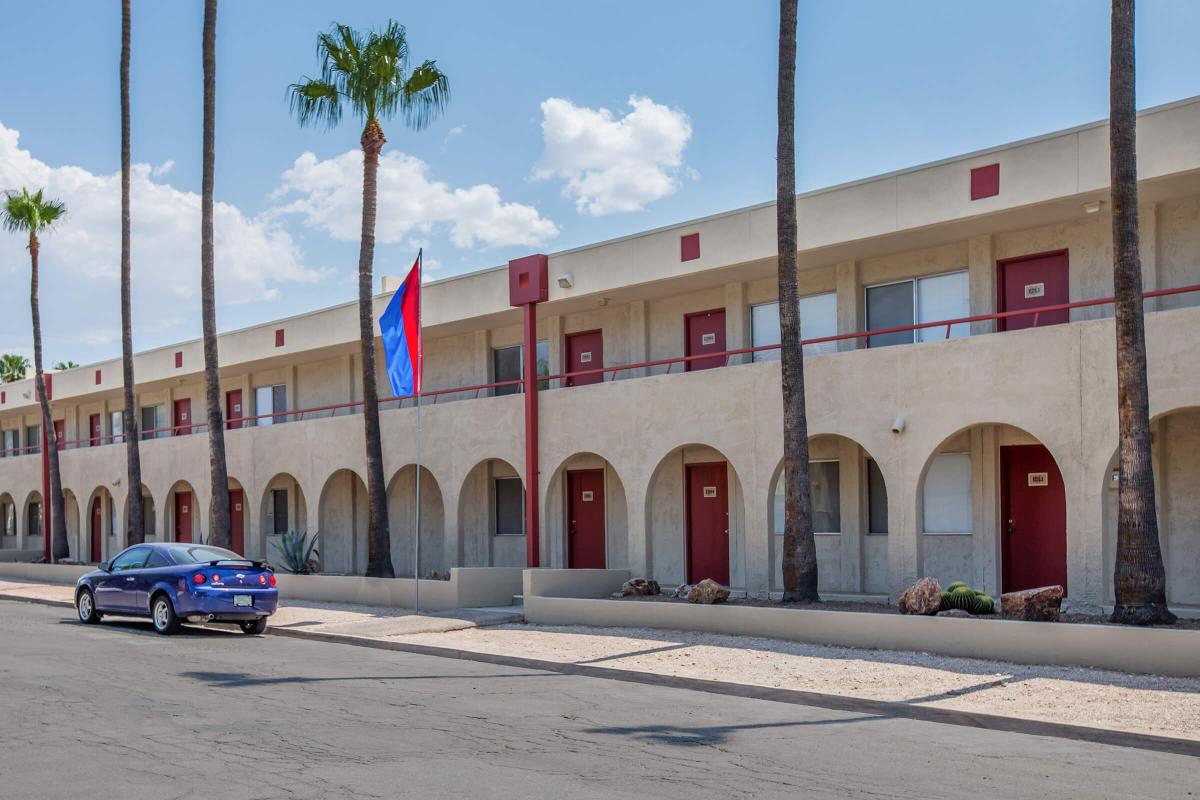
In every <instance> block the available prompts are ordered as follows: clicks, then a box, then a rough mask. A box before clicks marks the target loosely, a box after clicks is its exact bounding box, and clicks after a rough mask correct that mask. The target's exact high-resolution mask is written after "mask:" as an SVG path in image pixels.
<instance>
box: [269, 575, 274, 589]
mask: <svg viewBox="0 0 1200 800" xmlns="http://www.w3.org/2000/svg"><path fill="white" fill-rule="evenodd" d="M268 583H270V584H271V585H272V586H274V585H275V575H274V574H273V573H272V575H271V579H270V580H269V581H268Z"/></svg>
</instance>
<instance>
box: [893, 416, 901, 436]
mask: <svg viewBox="0 0 1200 800" xmlns="http://www.w3.org/2000/svg"><path fill="white" fill-rule="evenodd" d="M892 433H894V434H896V435H897V436H898V435H900V434H901V433H904V417H901V416H897V417H896V418H895V419H894V420H892Z"/></svg>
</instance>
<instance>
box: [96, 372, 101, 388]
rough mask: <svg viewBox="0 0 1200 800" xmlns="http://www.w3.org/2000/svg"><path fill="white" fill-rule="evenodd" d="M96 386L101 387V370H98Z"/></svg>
mask: <svg viewBox="0 0 1200 800" xmlns="http://www.w3.org/2000/svg"><path fill="white" fill-rule="evenodd" d="M96 385H97V386H99V385H100V370H96Z"/></svg>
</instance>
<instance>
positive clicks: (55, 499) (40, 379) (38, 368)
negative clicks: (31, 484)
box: [29, 231, 71, 561]
mask: <svg viewBox="0 0 1200 800" xmlns="http://www.w3.org/2000/svg"><path fill="white" fill-rule="evenodd" d="M38 249H39V242H38V238H37V234H36V233H34V232H33V231H30V233H29V310H30V312H31V314H32V316H33V368H34V371H35V378H34V384H35V386H36V387H37V397H38V405H39V406H41V409H42V430H43V431H44V432H45V434H46V435H45V436H44V437H42V438H43V440H44V441H45V442H46V457H47V458H48V459H49V461H50V497H48V498H46V497H43V498H42V502H43V504H48V505H49V509H50V533H51V537H50V539H51V550H50V560H51V561H60V560H62V559H64V558H66V557H67V556H69V555H70V554H71V548H70V545H69V544H68V543H67V520H66V516H65V511H64V508H63V495H62V477H61V474H60V473H59V471H58V437H57V436H55V435H54V416H53V415H52V414H51V413H50V398H48V397H47V396H46V376H45V375H44V374H43V372H42V313H41V310H40V309H39V307H38ZM45 507H46V506H45V505H43V508H45Z"/></svg>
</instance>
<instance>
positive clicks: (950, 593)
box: [941, 581, 996, 616]
mask: <svg viewBox="0 0 1200 800" xmlns="http://www.w3.org/2000/svg"><path fill="white" fill-rule="evenodd" d="M941 596H942V608H941V610H942V611H949V610H950V609H959V610H961V611H966V612H967V613H968V614H974V615H976V616H982V615H986V614H994V613H996V602H995V601H994V600H993V599H992V598H991V596H989V595H988V594H987V593H985V592H980V591H977V590H975V589H972V588H971V587H970V586H968V585H967V584H965V583H963V582H962V581H955V582H954V583H952V584H950V585H949V586H948V587H947V588H946V591H944V592H942V595H941Z"/></svg>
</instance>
